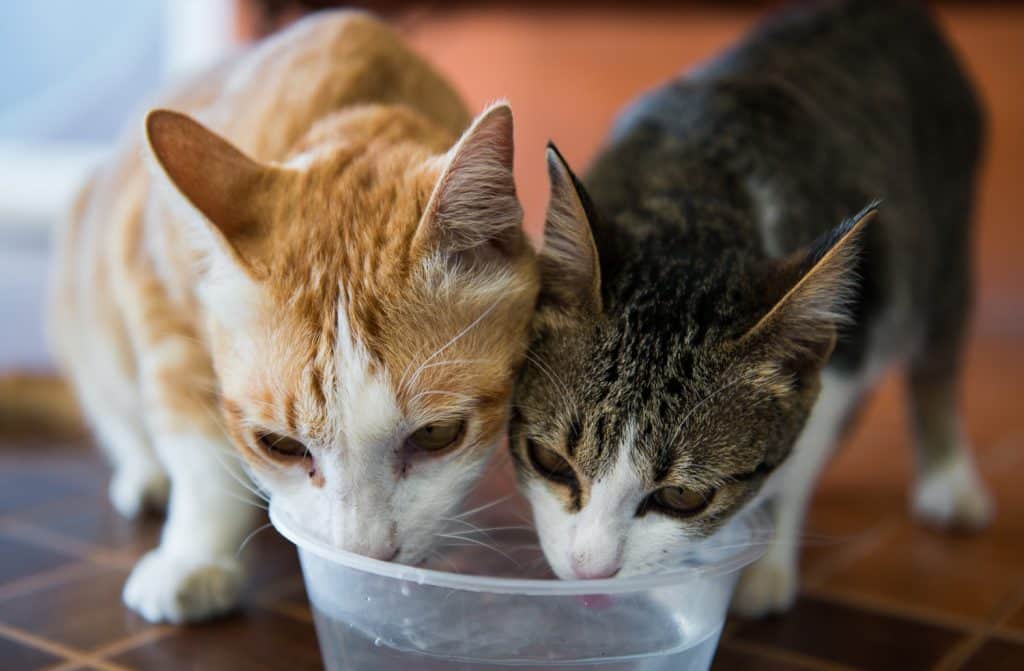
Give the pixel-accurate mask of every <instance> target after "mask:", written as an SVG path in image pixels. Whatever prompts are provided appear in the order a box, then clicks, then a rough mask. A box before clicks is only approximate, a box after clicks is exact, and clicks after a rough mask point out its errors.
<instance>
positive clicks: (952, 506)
mask: <svg viewBox="0 0 1024 671" xmlns="http://www.w3.org/2000/svg"><path fill="white" fill-rule="evenodd" d="M913 507H914V514H915V515H916V516H917V517H918V519H920V520H922V521H924V522H926V523H928V524H931V525H934V526H937V527H941V528H944V529H959V530H963V531H977V530H979V529H982V528H984V527H985V525H987V524H988V522H989V520H991V519H992V499H991V497H990V496H989V495H988V492H986V491H985V487H984V485H982V484H981V480H979V478H978V475H977V473H976V472H975V471H974V466H973V465H972V464H971V462H970V461H968V460H967V459H964V458H958V459H955V460H953V461H951V462H949V464H948V465H946V466H944V467H943V468H938V469H935V470H933V471H932V472H930V473H926V474H924V475H922V476H921V477H920V479H919V480H918V482H917V485H916V487H915V489H914V501H913Z"/></svg>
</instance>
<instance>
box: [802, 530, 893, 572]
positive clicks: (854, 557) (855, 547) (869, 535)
mask: <svg viewBox="0 0 1024 671" xmlns="http://www.w3.org/2000/svg"><path fill="white" fill-rule="evenodd" d="M902 523H903V520H902V519H901V518H899V517H895V516H894V517H886V518H885V519H883V520H882V521H880V522H879V523H878V525H877V526H875V527H874V528H873V529H871V530H868V531H866V532H865V533H864V535H863V536H862V537H861V538H858V539H856V540H854V541H853V542H851V544H850V545H849V546H848V547H847V548H846V549H845V550H841V551H839V552H837V553H836V555H835V557H832V558H831V560H830V561H823V562H821V564H822V565H823V568H822V567H821V566H819V567H818V568H816V569H815V570H813V571H809V572H808V574H807V576H806V577H805V579H804V580H803V586H804V587H809V588H812V589H814V588H817V587H819V586H820V585H822V584H823V583H824V582H825V581H827V580H828V579H829V578H831V577H833V576H834V575H836V574H837V573H839V572H840V571H841V570H843V569H844V568H847V567H849V566H852V565H853V564H854V563H855V562H857V561H860V560H861V559H863V558H864V557H866V556H867V555H868V554H870V553H871V552H872V551H874V550H875V549H877V548H878V547H879V546H880V545H882V543H883V542H884V541H885V540H887V539H889V538H891V537H892V536H894V535H895V533H896V531H897V530H899V528H900V526H901V525H902Z"/></svg>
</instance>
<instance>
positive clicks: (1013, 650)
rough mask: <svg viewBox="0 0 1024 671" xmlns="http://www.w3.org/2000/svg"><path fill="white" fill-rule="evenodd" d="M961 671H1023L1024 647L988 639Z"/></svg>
mask: <svg viewBox="0 0 1024 671" xmlns="http://www.w3.org/2000/svg"><path fill="white" fill-rule="evenodd" d="M961 669H962V671H1020V670H1021V669H1024V645H1021V644H1019V643H1011V642H1010V641H1005V640H1002V639H989V640H988V641H986V642H985V644H984V645H982V646H981V648H979V649H978V651H977V652H975V653H974V654H973V655H971V656H970V658H968V660H967V661H966V662H964V665H963V666H962V667H961Z"/></svg>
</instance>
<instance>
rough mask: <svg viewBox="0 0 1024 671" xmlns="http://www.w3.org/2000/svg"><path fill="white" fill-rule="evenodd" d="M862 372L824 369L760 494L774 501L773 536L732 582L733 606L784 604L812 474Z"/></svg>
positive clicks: (794, 583) (752, 609)
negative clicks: (788, 448) (801, 422)
mask: <svg viewBox="0 0 1024 671" xmlns="http://www.w3.org/2000/svg"><path fill="white" fill-rule="evenodd" d="M867 383H868V380H867V378H866V376H858V377H846V376H842V375H837V374H834V373H830V372H828V371H826V372H825V373H822V376H821V393H820V394H819V396H818V399H817V401H816V402H815V404H814V407H813V409H812V410H811V415H810V417H809V418H808V420H807V424H806V425H805V427H804V430H803V432H802V433H801V434H800V437H799V439H797V442H796V445H794V446H793V452H792V453H791V454H790V455H789V457H787V459H786V463H785V464H784V465H783V466H781V467H780V468H779V470H778V471H777V472H776V473H774V474H773V475H772V477H771V478H770V479H769V481H768V483H766V485H765V488H764V490H763V491H762V494H761V495H762V497H764V498H769V499H772V500H773V501H774V509H773V512H774V522H775V541H774V543H773V544H772V546H771V548H769V550H768V553H767V554H765V556H764V557H762V558H761V559H760V560H759V561H758V562H757V563H755V564H754V565H753V566H751V567H750V568H748V569H747V570H746V571H745V572H744V574H743V577H742V579H741V580H740V584H739V586H738V588H737V592H736V596H735V597H734V599H733V608H734V609H735V610H736V611H737V612H739V613H741V614H743V615H747V616H760V615H765V614H767V613H772V612H778V611H781V610H784V609H786V608H788V607H789V606H790V605H791V604H792V602H793V600H794V599H795V598H796V591H797V587H798V574H797V559H798V557H797V552H798V550H799V547H800V533H801V529H802V528H803V521H804V513H805V511H806V509H807V504H808V502H809V499H810V495H811V492H812V491H813V489H814V483H815V482H816V481H817V478H818V475H819V474H820V473H821V470H822V468H823V467H824V465H825V463H826V462H827V461H828V458H829V456H830V455H831V454H832V451H833V450H834V449H835V446H836V444H837V442H838V439H839V435H840V432H841V430H842V426H843V423H844V422H845V421H846V420H847V418H848V417H849V415H850V413H851V412H852V411H853V409H854V408H855V407H856V404H857V402H858V401H859V400H860V397H861V394H862V393H863V392H864V390H865V389H866V388H867Z"/></svg>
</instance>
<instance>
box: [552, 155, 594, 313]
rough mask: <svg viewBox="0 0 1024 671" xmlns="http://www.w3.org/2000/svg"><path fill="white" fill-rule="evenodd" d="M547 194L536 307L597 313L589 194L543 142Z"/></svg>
mask: <svg viewBox="0 0 1024 671" xmlns="http://www.w3.org/2000/svg"><path fill="white" fill-rule="evenodd" d="M547 162H548V177H549V179H550V180H551V196H550V199H549V200H548V209H547V216H546V217H545V221H544V246H543V247H542V248H541V252H540V274H541V294H540V299H539V305H540V307H541V308H544V309H548V308H554V309H556V310H561V311H578V312H583V313H591V314H597V313H599V312H600V311H601V266H600V262H599V260H598V256H597V246H596V245H595V244H594V236H593V234H592V232H591V230H590V212H589V210H590V208H589V207H588V204H589V198H588V196H587V193H586V191H585V190H584V188H583V185H582V184H581V183H580V182H579V180H578V179H576V175H574V174H573V172H572V170H571V169H570V168H569V165H568V163H566V161H565V159H564V158H563V157H562V154H561V153H559V151H558V149H557V148H556V147H555V145H554V143H551V142H549V143H548V150H547Z"/></svg>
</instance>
